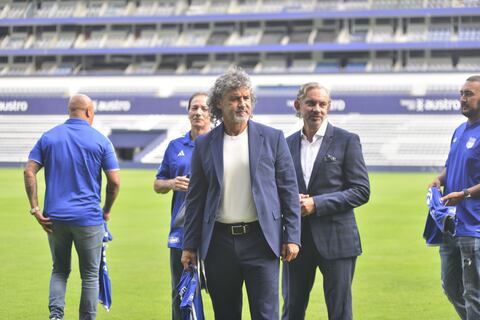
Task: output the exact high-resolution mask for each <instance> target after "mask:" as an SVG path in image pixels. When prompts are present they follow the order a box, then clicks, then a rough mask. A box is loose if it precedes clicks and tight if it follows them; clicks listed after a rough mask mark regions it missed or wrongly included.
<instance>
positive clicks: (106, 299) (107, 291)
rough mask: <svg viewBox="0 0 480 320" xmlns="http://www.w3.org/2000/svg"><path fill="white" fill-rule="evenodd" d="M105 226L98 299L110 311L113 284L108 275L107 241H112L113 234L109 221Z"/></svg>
mask: <svg viewBox="0 0 480 320" xmlns="http://www.w3.org/2000/svg"><path fill="white" fill-rule="evenodd" d="M103 226H104V228H105V233H104V235H103V244H102V258H101V260H100V275H99V284H100V291H99V293H98V300H99V302H100V303H101V304H103V307H104V308H105V309H106V310H107V311H110V307H111V306H112V285H111V283H110V277H109V275H108V268H107V256H106V252H107V242H109V241H112V239H113V238H112V235H111V234H110V232H109V231H108V228H107V223H103Z"/></svg>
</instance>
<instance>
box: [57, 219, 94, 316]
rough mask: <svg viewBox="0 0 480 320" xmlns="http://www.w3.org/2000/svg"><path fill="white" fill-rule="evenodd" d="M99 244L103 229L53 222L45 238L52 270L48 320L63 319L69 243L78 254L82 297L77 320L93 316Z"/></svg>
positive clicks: (69, 254)
mask: <svg viewBox="0 0 480 320" xmlns="http://www.w3.org/2000/svg"><path fill="white" fill-rule="evenodd" d="M102 241H103V225H98V226H88V227H76V226H72V225H70V224H68V223H63V222H59V221H53V232H52V233H49V234H48V242H49V244H50V252H51V253H52V261H53V269H52V276H51V278H50V296H49V305H48V307H49V309H50V317H53V316H56V317H58V318H60V319H63V314H64V308H65V291H66V288H67V280H68V276H69V274H70V270H71V256H72V243H73V244H74V245H75V249H76V251H77V254H78V264H79V267H80V276H81V278H82V294H81V298H80V316H79V319H80V320H93V319H95V318H96V315H97V304H98V293H99V279H98V278H99V271H100V259H101V252H102Z"/></svg>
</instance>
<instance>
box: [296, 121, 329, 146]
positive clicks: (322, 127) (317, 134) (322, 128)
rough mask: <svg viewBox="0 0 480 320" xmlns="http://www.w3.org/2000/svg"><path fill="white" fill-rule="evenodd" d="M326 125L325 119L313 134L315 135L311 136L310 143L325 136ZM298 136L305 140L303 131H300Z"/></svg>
mask: <svg viewBox="0 0 480 320" xmlns="http://www.w3.org/2000/svg"><path fill="white" fill-rule="evenodd" d="M327 125H328V119H327V118H325V119H324V120H323V121H322V124H321V125H320V128H318V130H317V132H315V134H314V135H313V139H312V143H313V142H315V141H317V140H318V139H321V138H323V137H324V136H325V132H326V131H327ZM300 136H301V138H302V139H304V140H307V136H306V135H305V134H304V133H303V129H302V130H301V131H300Z"/></svg>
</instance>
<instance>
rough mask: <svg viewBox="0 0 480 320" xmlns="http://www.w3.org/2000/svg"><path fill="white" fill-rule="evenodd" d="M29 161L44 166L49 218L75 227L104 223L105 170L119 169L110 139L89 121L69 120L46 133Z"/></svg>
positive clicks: (46, 205) (45, 205) (45, 207)
mask: <svg viewBox="0 0 480 320" xmlns="http://www.w3.org/2000/svg"><path fill="white" fill-rule="evenodd" d="M28 159H29V160H33V161H35V162H37V163H39V164H40V165H42V166H43V167H44V171H45V184H46V191H45V200H44V211H43V213H44V214H45V215H46V216H48V217H49V218H50V219H52V220H58V221H63V222H68V223H71V224H73V225H75V226H93V225H101V224H102V223H103V211H102V208H101V207H100V202H101V186H102V169H103V170H105V171H110V170H118V168H119V167H118V162H117V158H116V156H115V151H114V149H113V146H112V144H111V142H110V140H108V138H106V137H105V136H103V135H102V134H101V133H100V132H98V131H97V130H95V129H94V128H92V127H91V126H90V125H89V123H88V122H87V121H85V120H82V119H77V118H74V119H68V120H67V121H66V122H65V123H64V124H61V125H59V126H56V127H55V128H53V129H51V130H49V131H47V132H46V133H44V134H43V135H42V137H41V138H40V139H39V140H38V141H37V143H36V144H35V146H34V147H33V149H32V151H31V152H30V155H29V156H28Z"/></svg>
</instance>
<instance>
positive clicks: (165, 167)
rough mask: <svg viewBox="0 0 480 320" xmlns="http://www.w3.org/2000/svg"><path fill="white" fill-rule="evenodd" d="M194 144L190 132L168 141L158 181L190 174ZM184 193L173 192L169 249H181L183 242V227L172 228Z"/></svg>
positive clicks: (183, 199)
mask: <svg viewBox="0 0 480 320" xmlns="http://www.w3.org/2000/svg"><path fill="white" fill-rule="evenodd" d="M194 146H195V143H194V141H193V140H192V139H190V131H189V132H187V134H186V135H185V136H184V137H181V138H177V139H175V140H172V141H170V143H169V145H168V147H167V149H166V150H165V155H164V156H163V161H162V164H161V165H160V167H159V168H158V172H157V179H158V180H168V179H173V178H175V177H178V176H186V175H189V174H190V161H191V159H192V152H193V148H194ZM185 195H186V193H185V192H182V191H175V192H173V197H172V205H171V212H172V217H171V222H170V234H169V236H168V247H169V248H179V249H181V248H182V240H183V227H174V223H173V222H174V221H175V217H176V216H177V213H178V211H179V209H180V207H181V206H182V204H183V202H184V201H185Z"/></svg>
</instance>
